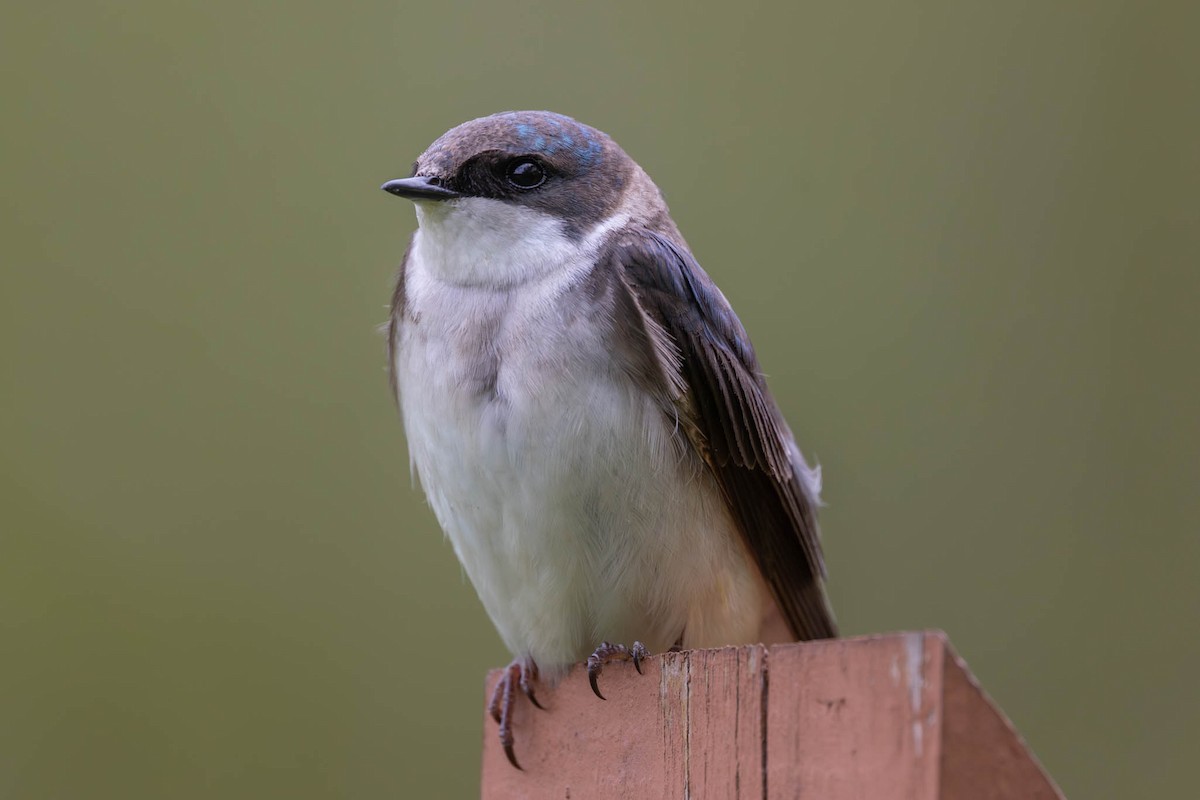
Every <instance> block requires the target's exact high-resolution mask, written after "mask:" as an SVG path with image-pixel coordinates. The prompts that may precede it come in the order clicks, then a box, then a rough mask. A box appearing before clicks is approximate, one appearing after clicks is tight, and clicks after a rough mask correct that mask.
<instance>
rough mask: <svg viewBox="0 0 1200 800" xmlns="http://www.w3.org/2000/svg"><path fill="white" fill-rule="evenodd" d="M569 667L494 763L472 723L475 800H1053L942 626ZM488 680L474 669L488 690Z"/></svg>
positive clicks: (489, 739)
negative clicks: (477, 780)
mask: <svg viewBox="0 0 1200 800" xmlns="http://www.w3.org/2000/svg"><path fill="white" fill-rule="evenodd" d="M642 666H643V669H644V671H645V674H644V675H638V674H637V673H636V672H635V671H634V669H633V667H632V665H629V664H612V665H611V666H608V667H606V668H605V671H604V675H603V676H602V677H601V679H600V680H601V690H602V691H603V692H604V695H605V697H607V698H608V700H607V701H604V700H600V699H599V698H597V697H596V696H595V695H593V694H592V692H591V689H590V688H589V687H588V685H587V676H586V675H585V674H584V672H583V670H582V668H581V667H575V668H574V669H572V670H571V672H570V674H569V675H568V676H567V677H566V678H565V679H564V680H563V681H562V682H561V683H560V684H559V685H558V686H557V687H555V688H553V689H550V688H547V687H540V688H539V690H538V697H539V700H541V701H542V704H543V705H545V706H546V707H547V709H548V710H546V711H539V710H538V709H535V708H533V707H532V706H531V705H530V704H529V703H528V702H527V701H526V700H525V699H524V698H521V699H520V701H519V702H517V703H515V704H514V706H515V711H514V731H515V734H516V753H517V757H518V759H520V761H521V765H522V766H523V767H524V770H523V771H518V770H516V769H514V768H513V767H512V766H511V765H510V764H509V763H508V762H507V760H505V757H504V752H503V750H502V749H501V748H500V745H499V742H498V740H497V737H496V724H495V723H494V722H493V721H492V720H491V718H490V717H486V715H485V719H484V747H483V791H482V796H483V798H484V800H508V798H543V797H544V798H556V799H561V798H573V799H574V800H584V799H585V798H613V797H624V796H629V797H637V798H684V797H691V798H697V799H699V800H703V799H704V798H735V797H736V798H745V800H775V799H776V798H778V799H779V800H782V798H820V800H849V798H870V799H871V800H886V799H887V798H904V800H967V798H970V799H971V800H1001V798H1022V800H1026V799H1028V800H1041V799H1042V798H1046V799H1047V800H1053V799H1054V798H1061V797H1062V795H1061V793H1060V792H1059V790H1058V788H1057V787H1056V786H1055V785H1054V782H1053V781H1052V780H1051V779H1050V778H1049V776H1047V775H1046V774H1045V772H1043V770H1042V768H1041V766H1040V765H1039V764H1038V763H1037V760H1036V759H1035V758H1034V757H1033V755H1032V754H1031V753H1030V752H1029V750H1028V748H1026V746H1025V743H1024V742H1023V741H1022V740H1021V737H1020V736H1019V735H1018V734H1017V732H1016V731H1015V730H1013V727H1012V725H1011V724H1010V723H1009V722H1008V720H1007V719H1006V718H1005V717H1004V715H1003V714H1002V713H1001V712H1000V711H999V709H997V708H996V707H995V706H994V705H993V704H992V702H991V701H990V700H989V699H988V697H987V695H985V694H984V693H983V691H982V689H980V687H979V685H978V684H977V683H976V682H975V679H974V678H973V677H972V676H971V674H970V672H968V671H967V668H966V665H965V664H964V663H963V661H962V659H960V658H959V657H958V656H957V655H956V654H955V653H954V651H953V650H952V649H951V648H950V645H949V643H948V642H947V641H946V637H945V635H944V634H943V633H941V632H924V633H897V634H889V635H885V636H868V637H863V638H857V639H837V640H830V641H820V642H806V643H803V644H787V645H775V646H772V647H764V646H762V645H752V646H747V647H737V648H734V647H729V648H723V649H719V650H694V651H690V652H683V653H667V654H664V655H660V656H655V657H653V658H651V659H649V660H648V661H647V662H646V663H644V664H643V665H642ZM499 675H500V672H499V671H493V672H492V673H491V674H489V675H488V681H487V688H488V690H489V692H490V690H491V687H492V685H493V684H494V683H495V681H496V680H497V679H498V677H499Z"/></svg>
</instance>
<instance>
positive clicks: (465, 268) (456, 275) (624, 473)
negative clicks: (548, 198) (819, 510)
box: [396, 200, 767, 673]
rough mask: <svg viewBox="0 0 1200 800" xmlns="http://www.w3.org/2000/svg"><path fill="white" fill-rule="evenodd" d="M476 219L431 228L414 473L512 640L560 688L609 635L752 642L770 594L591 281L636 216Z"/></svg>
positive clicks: (404, 402) (407, 350)
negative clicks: (575, 223)
mask: <svg viewBox="0 0 1200 800" xmlns="http://www.w3.org/2000/svg"><path fill="white" fill-rule="evenodd" d="M471 204H475V205H471ZM489 204H490V205H491V206H493V207H489ZM463 205H464V204H459V206H458V207H457V208H454V209H452V210H450V211H449V212H447V211H445V210H443V208H442V207H437V210H436V211H431V210H424V212H423V213H422V215H421V221H422V227H421V230H420V231H419V232H418V234H417V237H416V239H415V241H414V245H413V249H412V252H411V255H410V259H409V262H408V267H407V274H406V294H407V306H406V307H407V312H406V315H405V322H404V324H402V325H401V327H400V330H399V334H398V337H399V341H398V342H397V345H398V347H397V349H396V352H397V356H396V359H397V360H396V369H397V376H398V381H399V386H400V396H401V409H402V413H403V416H404V423H405V428H406V431H407V434H408V442H409V449H410V456H411V459H412V462H413V464H414V467H415V469H416V470H417V473H418V474H419V476H420V479H421V484H422V486H423V488H424V490H425V493H426V495H427V497H428V499H429V502H430V504H431V505H432V507H433V509H434V511H435V513H436V514H437V517H438V520H439V521H440V522H441V524H442V527H443V528H444V529H445V531H446V533H447V535H448V536H449V538H450V540H451V542H452V543H453V545H454V549H455V552H456V553H457V555H458V557H459V559H460V560H461V561H462V563H463V566H464V568H465V569H466V572H467V575H468V576H469V577H470V579H471V582H472V583H473V584H474V586H475V589H476V591H477V592H478V593H479V596H480V599H481V600H482V602H483V604H484V607H485V608H486V610H487V612H488V614H489V615H490V616H491V618H492V621H493V622H494V623H495V625H496V628H497V629H498V630H499V632H500V635H501V637H502V638H503V639H504V641H505V643H506V644H507V645H508V647H509V648H510V649H511V650H512V651H513V653H514V654H515V655H529V656H532V657H533V658H534V660H535V661H537V662H538V664H539V665H540V666H541V667H542V669H543V670H544V671H549V672H551V673H553V671H554V670H556V669H558V668H561V667H563V666H565V665H567V664H570V663H571V662H574V661H578V660H580V659H582V658H583V657H585V656H586V655H587V654H588V653H590V652H591V650H592V649H593V648H594V647H595V646H596V645H597V644H599V642H600V641H601V640H604V639H608V640H611V641H618V642H626V643H630V642H632V641H633V640H634V639H639V640H641V641H643V642H644V643H645V644H646V645H647V646H648V647H650V648H651V650H652V651H653V650H661V649H664V648H666V647H669V646H670V645H671V644H673V643H674V642H675V640H676V639H677V638H678V637H679V636H680V634H681V633H684V632H685V630H686V640H685V644H687V645H689V646H703V645H706V644H727V643H734V642H743V641H752V640H753V639H754V638H755V636H756V635H757V631H758V624H759V621H760V619H761V616H762V609H763V607H764V604H765V603H766V602H767V600H766V591H765V588H764V587H763V585H762V581H761V579H760V578H759V577H758V573H757V572H756V570H755V569H754V568H753V567H752V566H751V565H750V563H749V561H748V558H747V555H746V553H745V550H744V548H743V547H742V545H741V543H740V541H739V539H738V537H737V535H736V533H735V529H734V527H733V523H732V521H731V519H730V517H729V514H728V512H727V511H726V509H725V507H724V504H723V502H722V501H721V500H720V497H719V495H718V493H717V490H716V488H715V485H714V484H713V482H712V480H711V478H710V477H709V476H708V474H707V472H705V471H704V469H703V468H702V467H701V466H700V464H699V462H698V460H697V459H696V458H695V457H694V456H693V455H692V454H691V452H690V450H689V449H688V448H686V447H685V446H684V443H683V441H682V440H681V439H680V437H681V436H682V434H680V433H678V432H677V431H676V430H675V427H674V425H673V423H672V421H671V420H669V419H668V418H667V417H666V416H665V415H664V414H663V412H662V410H661V408H660V407H659V406H657V405H656V404H655V403H654V402H653V401H652V399H651V398H650V397H649V395H647V394H646V393H644V392H643V391H642V390H640V389H639V388H638V387H637V386H635V385H634V384H633V383H632V382H631V381H630V380H628V378H627V377H626V376H625V375H624V374H623V373H622V372H621V371H620V370H619V369H617V368H616V365H615V363H614V361H613V358H612V353H613V347H612V337H613V336H615V335H619V331H614V330H613V326H612V324H611V322H612V321H611V319H610V317H609V315H608V313H607V309H605V308H598V307H596V306H595V305H594V301H593V300H591V299H590V297H589V294H588V292H587V291H586V289H585V286H584V285H583V281H584V280H585V278H586V277H587V275H588V273H589V271H590V269H591V264H592V262H593V259H594V255H595V251H596V249H597V248H598V247H599V246H600V244H601V243H602V240H603V238H604V236H606V235H607V234H608V232H609V231H610V230H611V229H612V228H614V227H617V226H619V225H620V224H621V223H622V222H623V220H620V219H616V220H613V221H612V222H611V223H610V224H609V225H606V226H601V227H600V228H598V229H597V230H596V231H594V232H593V233H592V234H591V235H590V236H588V237H587V238H585V239H584V240H583V241H572V240H571V239H570V238H569V237H568V236H566V235H565V233H564V232H563V230H562V228H561V226H559V225H558V223H557V222H556V221H554V220H552V219H550V218H549V217H545V216H544V215H540V214H537V213H536V212H532V211H529V210H525V209H513V207H511V206H508V205H505V204H499V203H495V202H494V201H486V200H484V201H476V200H471V201H467V203H466V205H467V206H468V207H467V208H466V209H464V208H463V207H462V206H463ZM495 206H500V207H499V208H496V207H495ZM463 212H466V213H463ZM434 214H436V216H433V215H434Z"/></svg>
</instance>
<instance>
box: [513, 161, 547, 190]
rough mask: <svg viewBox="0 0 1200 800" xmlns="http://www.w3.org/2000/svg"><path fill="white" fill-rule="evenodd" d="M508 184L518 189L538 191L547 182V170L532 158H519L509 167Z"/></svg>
mask: <svg viewBox="0 0 1200 800" xmlns="http://www.w3.org/2000/svg"><path fill="white" fill-rule="evenodd" d="M507 173H508V182H509V183H511V184H512V185H513V186H515V187H517V188H518V189H536V188H537V187H539V186H541V185H542V184H543V183H545V182H546V170H544V169H542V165H541V164H539V163H538V162H536V161H534V160H533V159H530V158H518V159H516V160H515V161H512V162H510V163H509V165H508V170H507Z"/></svg>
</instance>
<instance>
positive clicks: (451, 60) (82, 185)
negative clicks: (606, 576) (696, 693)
mask: <svg viewBox="0 0 1200 800" xmlns="http://www.w3.org/2000/svg"><path fill="white" fill-rule="evenodd" d="M1187 6H1188V4H1185V3H1178V4H1174V5H1168V4H1135V3H1124V4H1123V3H1117V2H1093V3H1082V2H1080V3H1041V2H1019V3H984V2H969V3H964V2H942V3H934V2H923V3H914V4H892V3H883V2H875V3H865V4H841V5H838V6H834V4H828V5H826V4H806V5H801V6H791V5H789V6H787V10H782V8H783V4H780V5H779V7H776V6H773V5H771V4H765V3H757V2H739V3H695V2H677V3H669V4H654V3H646V2H622V3H593V4H586V5H585V4H579V5H573V6H566V5H561V4H557V3H548V2H547V3H529V2H513V3H492V2H483V1H482V0H480V1H479V2H473V3H458V2H439V3H432V2H430V3H420V4H418V3H401V2H364V3H356V4H335V3H317V2H288V3H285V2H270V3H267V2H251V3H240V2H239V3H233V2H205V3H190V4H182V3H162V2H145V1H143V2H117V3H105V4H99V3H57V4H46V5H44V6H43V7H39V6H36V5H34V4H21V5H20V6H14V7H13V8H10V9H8V10H6V12H5V15H4V16H5V21H4V25H3V31H2V32H0V39H2V41H0V65H2V70H0V73H2V75H3V78H2V80H3V86H0V89H2V90H3V98H4V106H3V109H4V110H3V122H4V124H3V125H2V126H0V153H2V157H3V172H2V174H3V191H2V192H0V203H3V209H2V211H3V213H2V215H0V226H2V230H0V234H2V239H0V241H2V243H3V284H2V286H0V326H2V327H0V331H2V339H0V353H2V361H0V365H2V373H0V379H2V385H0V389H2V391H0V442H2V447H0V493H2V494H0V503H2V508H3V512H2V518H0V524H2V531H0V537H2V538H0V547H2V551H0V796H2V797H4V798H235V797H236V798H263V797H289V798H327V797H354V798H376V797H421V796H455V797H466V796H471V795H473V794H474V793H476V791H477V780H478V757H479V748H480V741H481V736H483V735H484V734H485V733H486V734H487V735H492V733H493V729H492V728H490V727H488V728H486V730H484V729H483V726H482V725H481V718H482V705H483V697H482V694H483V692H482V681H483V675H484V672H485V670H486V669H487V668H488V667H490V666H495V665H499V664H501V663H503V662H504V661H506V660H507V654H506V653H505V652H504V650H503V648H502V646H501V645H500V643H499V641H498V639H497V637H496V635H495V633H494V632H493V630H492V628H491V626H490V624H489V622H488V620H487V618H486V617H485V615H484V613H483V612H482V610H481V608H480V607H479V605H478V603H477V601H476V599H475V596H474V593H473V591H472V590H471V588H470V586H469V585H468V584H467V583H466V582H465V581H464V579H463V577H462V574H461V571H460V569H459V567H458V565H457V563H456V562H455V559H454V555H453V553H452V552H451V550H450V548H449V546H448V545H447V544H446V543H445V542H444V541H443V538H442V536H441V534H440V533H439V531H438V527H437V524H436V522H435V520H434V519H433V517H432V515H431V514H430V512H429V511H428V509H427V508H426V506H425V504H424V502H423V500H422V498H421V496H420V493H419V491H418V490H414V489H413V488H412V486H411V484H410V479H409V474H408V462H407V456H406V453H405V447H404V440H403V435H402V431H401V426H400V423H399V421H398V419H397V416H396V414H395V412H394V409H393V407H392V400H391V397H390V395H389V392H388V388H387V382H386V379H385V372H384V363H385V359H384V355H383V342H382V339H381V337H380V336H379V335H378V333H377V332H376V329H375V326H376V325H377V324H378V323H380V322H381V321H382V320H383V319H384V316H385V310H384V305H385V303H386V301H387V299H388V296H389V291H390V283H391V276H392V272H393V269H394V266H395V264H396V262H397V261H398V259H399V256H400V254H401V252H402V250H403V248H404V244H405V240H406V238H407V236H408V235H409V233H410V232H411V230H412V229H413V226H414V217H413V212H412V208H411V206H410V205H409V204H408V203H406V202H404V201H401V200H398V199H396V198H393V197H389V196H387V195H385V194H384V193H382V192H380V191H379V190H378V186H379V184H380V183H381V182H383V181H384V180H386V179H389V178H393V177H400V176H404V175H407V174H408V169H409V165H410V164H411V162H412V160H413V159H414V158H415V157H416V155H417V154H418V153H419V152H420V151H421V150H422V149H423V148H424V146H425V145H426V144H427V143H428V142H429V141H431V140H432V139H433V138H434V137H436V136H437V135H438V134H440V133H441V132H442V131H443V130H445V129H446V128H448V127H450V126H452V125H454V124H457V123H458V122H461V121H464V120H466V119H470V118H472V117H476V116H481V115H483V114H487V113H491V112H494V111H498V110H505V109H511V108H550V109H554V110H558V111H561V112H564V113H567V114H570V115H573V116H576V117H578V118H579V119H581V120H583V121H586V122H588V123H591V124H593V125H595V126H597V127H600V128H602V129H604V130H606V131H607V132H609V133H611V134H612V135H613V136H614V137H615V138H616V139H617V140H618V141H619V142H621V143H622V145H623V146H624V147H625V149H626V150H627V151H628V152H629V153H630V154H631V155H632V156H633V157H634V158H636V159H638V160H639V161H640V163H641V164H642V165H643V166H644V167H646V169H647V170H648V171H649V172H650V174H651V175H653V176H654V177H655V179H656V180H657V181H658V183H659V184H660V185H661V186H662V187H663V188H664V190H665V192H666V194H667V197H668V200H669V201H670V202H671V205H672V209H673V211H674V214H675V218H676V219H677V220H678V222H679V224H680V227H681V228H682V229H683V231H684V232H685V234H686V235H687V236H688V237H689V239H690V242H691V244H692V246H693V248H694V250H695V252H696V254H697V255H698V257H699V259H700V261H701V262H702V263H703V264H704V265H705V267H706V268H707V269H708V271H709V272H710V273H711V274H712V275H713V276H714V278H715V279H716V280H717V281H718V282H719V283H720V285H721V286H722V287H723V288H724V289H725V291H726V293H727V295H728V296H729V298H730V300H731V301H732V303H733V305H734V307H735V308H736V309H737V310H738V312H739V314H740V316H741V318H742V320H743V322H744V323H745V325H746V327H747V328H748V329H749V331H750V333H751V335H752V336H753V337H754V340H755V342H756V343H757V346H758V349H759V352H760V355H761V357H762V360H763V362H764V364H765V367H766V369H767V371H768V372H769V373H770V378H771V384H772V386H773V387H774V390H775V393H776V395H777V397H778V398H779V401H780V403H781V405H782V406H783V408H784V410H785V412H786V414H787V416H788V418H789V419H790V420H791V422H792V424H793V427H794V428H795V430H796V433H797V436H798V438H799V439H800V442H801V444H802V446H803V447H804V448H805V450H806V452H809V453H811V454H814V455H815V456H816V457H817V458H818V459H819V460H820V461H821V463H822V464H823V466H824V469H825V477H826V493H825V497H826V500H827V502H828V507H827V508H826V510H825V514H824V518H823V519H824V526H825V539H826V546H827V552H828V560H829V566H830V570H831V575H832V580H831V584H830V588H831V591H832V594H833V599H834V602H835V606H836V608H837V610H838V612H839V616H840V619H841V622H842V625H843V628H844V630H845V632H846V633H849V634H857V633H865V632H874V631H887V630H895V629H912V628H925V627H940V628H944V629H946V630H947V631H948V632H949V634H950V636H951V638H952V639H953V641H954V643H955V645H956V646H957V648H958V649H959V650H960V651H961V653H962V654H963V655H964V656H965V657H966V658H967V660H968V661H969V662H970V664H971V666H972V667H973V668H974V670H975V671H976V673H977V674H978V675H979V677H980V679H981V680H982V682H983V683H984V685H985V686H986V687H987V688H988V690H989V691H990V692H991V693H992V694H993V696H994V697H995V698H996V699H997V700H998V701H999V703H1000V704H1001V705H1002V706H1003V707H1004V708H1005V709H1006V710H1007V711H1008V713H1009V714H1010V715H1011V716H1012V718H1013V720H1014V721H1015V723H1016V724H1017V726H1018V727H1019V728H1020V730H1021V731H1022V732H1023V733H1024V734H1025V735H1026V737H1027V738H1028V740H1029V742H1030V743H1031V745H1032V746H1033V748H1034V749H1035V750H1036V752H1037V753H1038V754H1039V756H1040V757H1041V758H1042V760H1043V761H1044V762H1045V764H1046V766H1047V767H1048V769H1049V770H1050V771H1051V772H1052V774H1053V775H1054V776H1055V777H1056V778H1057V780H1058V781H1059V782H1060V783H1061V785H1062V787H1063V788H1064V790H1065V791H1066V792H1067V793H1068V795H1071V796H1073V797H1079V798H1083V797H1089V798H1108V797H1112V798H1121V797H1151V796H1154V797H1168V796H1174V797H1182V796H1187V795H1190V794H1191V793H1192V792H1193V791H1194V787H1195V785H1196V781H1195V778H1194V775H1193V774H1192V772H1193V770H1194V768H1195V764H1196V755H1197V753H1198V752H1200V691H1198V690H1197V674H1198V673H1200V630H1198V628H1200V625H1198V619H1200V617H1198V614H1200V590H1198V589H1197V580H1198V579H1200V537H1198V526H1197V518H1198V516H1200V499H1198V497H1200V492H1198V479H1200V466H1198V458H1200V435H1198V433H1200V430H1198V428H1200V425H1198V423H1197V398H1198V396H1200V394H1198V389H1200V380H1198V378H1197V363H1198V362H1200V335H1198V333H1197V323H1196V321H1195V315H1196V311H1197V302H1198V300H1200V274H1198V272H1200V268H1198V264H1200V247H1198V244H1197V235H1196V228H1197V223H1198V222H1200V180H1198V176H1200V150H1198V144H1197V143H1198V142H1200V103H1198V102H1197V98H1198V97H1200V80H1198V75H1200V56H1198V55H1197V52H1196V46H1195V42H1196V31H1197V30H1198V29H1200V27H1198V20H1197V15H1196V14H1195V13H1193V12H1191V11H1190V10H1187ZM1193 7H1194V6H1193ZM597 702H598V701H597ZM481 731H482V732H481Z"/></svg>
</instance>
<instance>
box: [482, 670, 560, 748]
mask: <svg viewBox="0 0 1200 800" xmlns="http://www.w3.org/2000/svg"><path fill="white" fill-rule="evenodd" d="M537 676H538V668H537V664H535V663H534V661H533V659H532V658H529V657H524V658H514V659H513V661H512V663H511V664H509V665H508V666H507V667H505V668H504V674H503V675H501V676H500V680H498V681H496V686H495V688H493V689H492V699H491V701H490V702H489V703H488V713H489V714H491V715H492V719H494V720H496V723H497V724H498V725H499V726H500V746H501V747H503V748H504V755H506V756H508V761H509V763H510V764H512V765H513V766H514V767H516V768H517V769H521V768H522V767H521V765H520V764H518V763H517V757H516V755H514V754H513V731H512V705H513V695H514V694H515V691H516V689H518V688H519V689H520V690H521V693H522V694H524V695H525V696H526V697H528V698H529V702H531V703H533V704H534V705H535V706H537V707H538V708H540V709H543V710H545V708H546V707H545V706H543V705H542V704H541V703H539V702H538V699H537V696H536V695H534V693H533V682H534V681H536V680H537Z"/></svg>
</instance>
